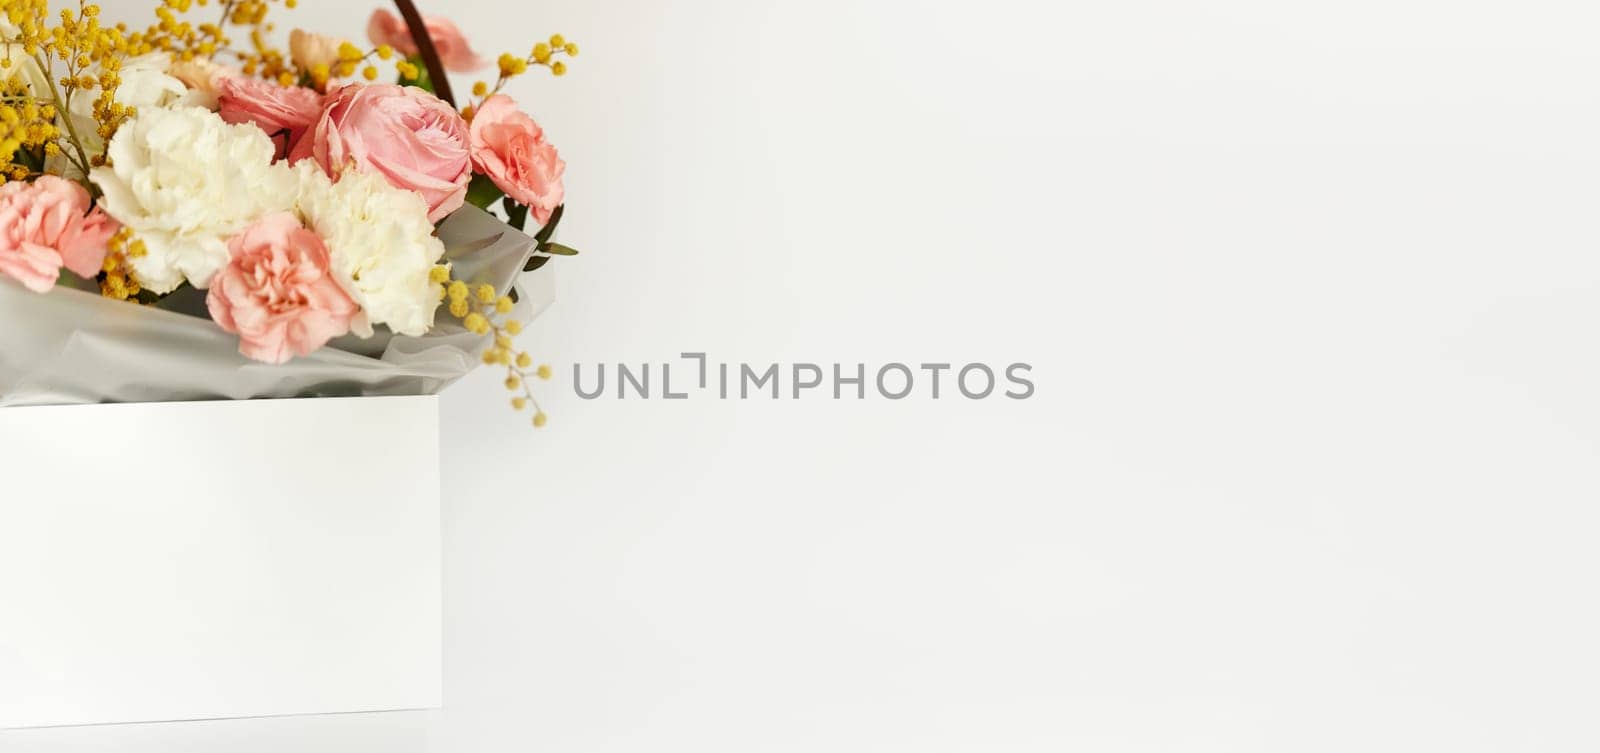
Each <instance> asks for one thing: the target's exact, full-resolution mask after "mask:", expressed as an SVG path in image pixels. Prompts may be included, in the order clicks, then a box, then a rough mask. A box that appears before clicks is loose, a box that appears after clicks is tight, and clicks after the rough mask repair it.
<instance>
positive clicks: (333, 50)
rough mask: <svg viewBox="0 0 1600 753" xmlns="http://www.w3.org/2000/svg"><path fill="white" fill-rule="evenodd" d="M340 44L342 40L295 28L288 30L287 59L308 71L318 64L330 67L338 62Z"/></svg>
mask: <svg viewBox="0 0 1600 753" xmlns="http://www.w3.org/2000/svg"><path fill="white" fill-rule="evenodd" d="M340 44H343V40H340V39H334V38H333V37H329V36H324V35H322V34H313V33H311V32H309V31H305V30H304V29H295V30H293V31H290V32H289V59H290V60H293V61H294V63H295V65H298V66H300V68H301V70H307V71H309V70H311V69H312V68H315V67H317V66H319V65H326V66H328V67H329V68H332V67H333V64H334V63H337V62H339V45H340Z"/></svg>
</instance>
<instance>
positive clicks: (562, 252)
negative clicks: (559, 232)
mask: <svg viewBox="0 0 1600 753" xmlns="http://www.w3.org/2000/svg"><path fill="white" fill-rule="evenodd" d="M539 250H540V251H543V252H545V253H547V254H552V255H555V256H577V255H578V249H575V248H573V247H571V246H563V245H561V244H559V243H546V244H544V245H543V246H540V247H539Z"/></svg>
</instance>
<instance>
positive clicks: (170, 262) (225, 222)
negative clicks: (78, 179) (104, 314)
mask: <svg viewBox="0 0 1600 753" xmlns="http://www.w3.org/2000/svg"><path fill="white" fill-rule="evenodd" d="M274 152H275V148H274V146H273V144H272V139H270V138H268V137H267V134H265V133H263V132H262V131H261V129H260V128H257V127H255V126H253V125H250V124H248V123H247V124H242V125H229V124H227V123H224V122H222V118H221V117H219V116H218V115H217V114H216V113H213V112H209V111H207V110H202V109H200V108H197V107H182V108H176V109H170V110H163V109H154V108H153V109H148V110H142V111H140V112H139V113H138V115H136V116H135V117H134V118H133V119H132V120H130V121H128V122H127V123H124V124H123V125H122V127H121V128H120V129H118V130H117V134H116V135H115V136H113V137H112V139H111V147H110V150H109V151H108V152H107V156H109V157H110V159H111V165H110V166H109V167H97V168H95V169H94V170H93V171H92V172H91V173H90V178H91V179H92V180H93V181H94V183H95V185H97V186H99V187H100V190H101V191H103V192H105V196H104V198H102V199H101V201H100V204H101V206H102V207H104V208H105V211H106V213H107V214H109V215H111V216H112V217H113V218H115V219H116V220H117V221H119V222H121V223H122V224H124V225H126V226H128V228H129V229H130V230H132V231H133V234H134V237H136V238H138V239H139V240H142V241H144V244H145V248H146V252H145V254H144V255H143V256H139V257H137V258H132V259H130V260H129V262H130V264H131V265H132V267H133V272H134V276H135V277H136V278H137V280H138V282H139V284H140V285H142V286H143V287H145V288H148V289H150V290H151V291H152V292H155V293H168V292H171V291H172V290H173V289H174V288H176V287H178V285H179V284H181V283H182V282H183V281H184V280H185V279H187V280H188V281H189V282H190V283H192V284H193V285H194V286H195V287H200V288H204V287H206V286H207V285H210V284H211V276H212V275H213V274H216V272H217V270H218V269H220V268H222V266H223V265H225V264H227V263H228V245H227V242H228V238H229V237H231V236H233V235H234V234H236V233H238V232H239V231H240V230H242V229H244V227H245V226H246V225H249V224H250V223H251V222H254V221H255V220H257V219H259V218H260V217H262V216H263V215H265V214H268V213H270V212H277V211H285V210H287V209H289V208H291V207H292V206H293V205H294V195H295V188H296V181H295V176H294V173H293V172H292V171H290V170H289V168H287V167H285V166H283V165H282V164H277V165H274V164H273V163H272V157H273V154H274Z"/></svg>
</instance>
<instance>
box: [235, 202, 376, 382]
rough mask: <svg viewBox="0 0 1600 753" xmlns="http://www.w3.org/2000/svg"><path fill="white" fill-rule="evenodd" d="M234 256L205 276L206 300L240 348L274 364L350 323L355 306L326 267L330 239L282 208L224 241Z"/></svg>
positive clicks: (308, 348) (356, 310)
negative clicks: (326, 241)
mask: <svg viewBox="0 0 1600 753" xmlns="http://www.w3.org/2000/svg"><path fill="white" fill-rule="evenodd" d="M228 252H229V253H230V254H232V259H231V260H230V261H229V262H228V266H226V267H224V268H223V269H222V271H220V272H218V273H217V275H216V277H214V278H212V280H211V289H210V291H209V292H207V294H206V307H207V308H209V309H210V310H211V318H212V319H214V320H216V322H217V325H218V326H220V327H222V329H223V330H225V331H227V332H236V333H238V335H239V352H240V353H242V354H244V355H245V356H246V357H248V358H253V359H255V360H257V361H264V362H266V363H272V364H279V363H284V362H286V361H288V360H289V359H290V358H292V357H294V356H304V355H309V354H310V353H311V352H313V351H315V350H316V349H318V348H320V347H322V346H323V345H325V344H327V342H328V341H329V340H331V339H333V338H335V337H338V336H339V335H342V334H344V333H346V332H349V331H350V321H351V320H352V319H354V318H355V316H356V314H357V313H359V311H360V308H359V307H358V306H356V303H355V301H352V300H350V296H349V294H347V293H345V291H344V288H341V287H339V283H338V282H337V281H336V280H334V278H333V276H332V275H331V274H329V272H328V247H327V246H326V245H324V244H323V242H322V239H321V238H318V237H317V234H316V233H313V232H311V231H310V230H307V229H305V228H304V227H302V226H301V225H300V220H299V219H297V218H296V217H295V216H294V215H292V214H289V213H287V212H280V213H277V214H270V215H267V216H266V217H263V218H261V219H260V220H257V221H256V222H255V224H252V225H250V226H249V227H247V228H245V229H244V230H243V231H242V232H240V233H239V234H238V235H236V236H234V237H233V240H231V241H229V242H228Z"/></svg>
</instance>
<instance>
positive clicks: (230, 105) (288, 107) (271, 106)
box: [217, 76, 322, 159]
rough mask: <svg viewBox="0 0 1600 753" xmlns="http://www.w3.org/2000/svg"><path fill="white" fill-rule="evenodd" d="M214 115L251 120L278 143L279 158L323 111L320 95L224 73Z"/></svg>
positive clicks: (218, 90)
mask: <svg viewBox="0 0 1600 753" xmlns="http://www.w3.org/2000/svg"><path fill="white" fill-rule="evenodd" d="M217 105H218V111H217V114H219V115H221V116H222V119H223V120H225V121H227V122H229V123H254V124H256V126H257V127H259V128H260V129H261V130H263V131H266V132H267V135H268V136H271V137H272V142H273V143H274V144H276V145H277V146H278V155H277V158H278V159H282V158H283V157H285V156H287V155H288V154H289V153H290V152H292V151H293V150H294V148H295V146H296V145H298V144H299V143H300V140H301V139H300V137H301V136H304V135H305V133H306V131H308V130H310V129H311V124H313V123H315V122H316V121H317V117H318V116H320V115H321V114H322V95H321V94H318V93H316V92H315V91H312V90H310V89H307V88H305V87H302V86H279V85H277V84H275V83H272V82H270V81H263V80H261V79H258V78H246V77H243V76H227V77H223V78H220V79H218V81H217Z"/></svg>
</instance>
